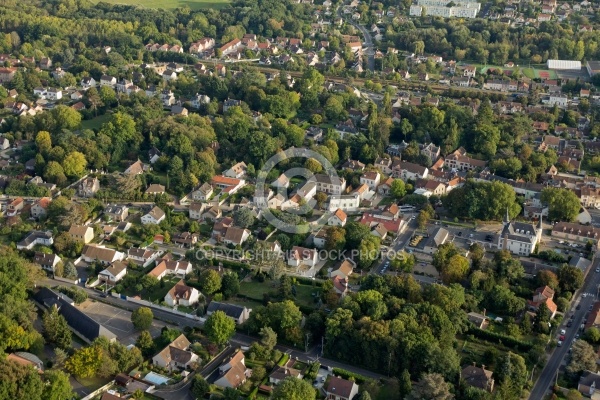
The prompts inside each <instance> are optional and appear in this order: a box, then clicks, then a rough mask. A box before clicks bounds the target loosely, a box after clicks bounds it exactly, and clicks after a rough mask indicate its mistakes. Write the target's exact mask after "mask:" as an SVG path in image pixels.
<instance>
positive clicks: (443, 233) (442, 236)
mask: <svg viewBox="0 0 600 400" xmlns="http://www.w3.org/2000/svg"><path fill="white" fill-rule="evenodd" d="M449 237H450V233H449V232H448V231H447V230H446V229H444V228H439V227H438V228H435V229H434V230H433V232H431V234H430V235H429V237H427V238H426V239H425V240H422V241H421V242H419V244H418V246H419V247H420V248H422V250H423V252H424V253H426V254H434V253H435V252H436V251H437V250H438V248H439V247H440V246H441V245H443V244H444V243H446V241H447V240H448V239H449ZM421 246H422V247H421Z"/></svg>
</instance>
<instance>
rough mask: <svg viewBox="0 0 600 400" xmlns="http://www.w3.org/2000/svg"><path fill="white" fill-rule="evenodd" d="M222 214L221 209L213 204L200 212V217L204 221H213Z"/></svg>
mask: <svg viewBox="0 0 600 400" xmlns="http://www.w3.org/2000/svg"><path fill="white" fill-rule="evenodd" d="M222 215H223V211H221V209H220V208H219V207H218V206H213V207H211V208H209V209H208V210H207V211H206V212H204V214H202V218H201V219H202V220H204V221H212V222H214V221H215V220H217V219H219V218H221V216H222Z"/></svg>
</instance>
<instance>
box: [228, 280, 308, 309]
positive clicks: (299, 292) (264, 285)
mask: <svg viewBox="0 0 600 400" xmlns="http://www.w3.org/2000/svg"><path fill="white" fill-rule="evenodd" d="M272 291H275V292H276V291H277V285H276V284H274V283H273V282H272V281H267V282H242V283H240V294H243V295H245V296H247V297H248V298H249V299H250V300H256V301H257V302H260V301H261V300H262V298H263V294H264V293H268V292H272ZM313 292H314V293H318V292H319V288H315V287H312V286H309V285H296V296H295V298H294V299H293V300H294V302H295V303H296V304H298V305H301V306H305V307H314V306H315V301H314V297H313V295H312V293H313Z"/></svg>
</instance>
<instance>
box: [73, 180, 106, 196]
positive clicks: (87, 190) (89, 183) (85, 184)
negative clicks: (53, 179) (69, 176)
mask: <svg viewBox="0 0 600 400" xmlns="http://www.w3.org/2000/svg"><path fill="white" fill-rule="evenodd" d="M98 190H100V181H99V180H98V178H96V177H88V178H85V179H84V180H82V181H81V183H79V186H78V188H77V195H78V196H80V197H94V195H95V194H96V192H98Z"/></svg>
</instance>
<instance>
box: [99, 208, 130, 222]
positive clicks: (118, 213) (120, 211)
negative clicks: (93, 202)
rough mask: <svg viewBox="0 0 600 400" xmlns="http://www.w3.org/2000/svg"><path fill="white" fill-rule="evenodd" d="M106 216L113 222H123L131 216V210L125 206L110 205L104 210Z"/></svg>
mask: <svg viewBox="0 0 600 400" xmlns="http://www.w3.org/2000/svg"><path fill="white" fill-rule="evenodd" d="M104 215H105V216H106V217H107V218H108V219H110V220H111V221H116V222H123V221H125V220H126V219H127V217H128V216H129V208H128V207H127V206H124V205H117V204H112V205H111V204H109V205H107V206H106V207H105V208H104Z"/></svg>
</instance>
